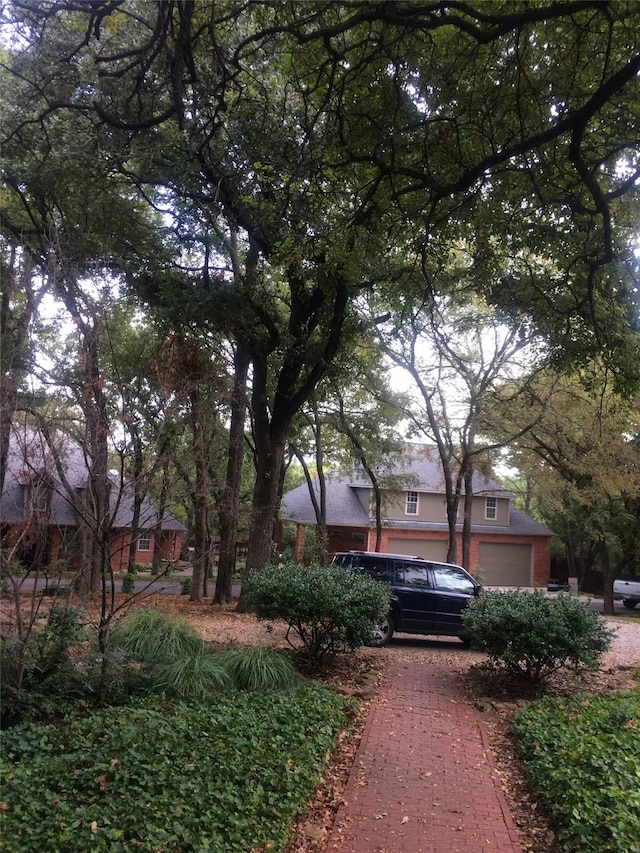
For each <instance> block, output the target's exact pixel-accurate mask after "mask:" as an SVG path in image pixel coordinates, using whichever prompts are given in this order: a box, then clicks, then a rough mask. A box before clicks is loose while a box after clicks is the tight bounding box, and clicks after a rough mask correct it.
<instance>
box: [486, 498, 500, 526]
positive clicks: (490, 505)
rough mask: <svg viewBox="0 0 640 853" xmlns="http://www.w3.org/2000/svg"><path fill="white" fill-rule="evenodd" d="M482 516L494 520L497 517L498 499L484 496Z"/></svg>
mask: <svg viewBox="0 0 640 853" xmlns="http://www.w3.org/2000/svg"><path fill="white" fill-rule="evenodd" d="M484 517H485V518H486V519H487V520H488V521H495V519H496V518H497V517H498V499H497V498H485V504H484Z"/></svg>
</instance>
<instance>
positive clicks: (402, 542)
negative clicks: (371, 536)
mask: <svg viewBox="0 0 640 853" xmlns="http://www.w3.org/2000/svg"><path fill="white" fill-rule="evenodd" d="M389 553H390V554H411V556H413V557H424V558H425V559H427V560H438V562H441V563H442V562H444V561H445V560H446V559H447V543H446V542H443V541H438V540H435V541H429V540H428V539H389Z"/></svg>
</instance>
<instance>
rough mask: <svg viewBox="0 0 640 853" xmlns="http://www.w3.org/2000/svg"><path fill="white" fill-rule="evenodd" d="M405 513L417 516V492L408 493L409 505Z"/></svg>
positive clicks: (407, 504)
mask: <svg viewBox="0 0 640 853" xmlns="http://www.w3.org/2000/svg"><path fill="white" fill-rule="evenodd" d="M405 512H406V514H407V515H417V514H418V493H417V492H407V503H406V507H405Z"/></svg>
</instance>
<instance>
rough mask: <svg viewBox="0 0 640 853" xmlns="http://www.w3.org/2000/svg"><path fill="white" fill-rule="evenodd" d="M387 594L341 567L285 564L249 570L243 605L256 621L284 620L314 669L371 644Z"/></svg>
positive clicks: (384, 611) (386, 590)
mask: <svg viewBox="0 0 640 853" xmlns="http://www.w3.org/2000/svg"><path fill="white" fill-rule="evenodd" d="M389 595H390V590H389V587H387V586H386V585H385V584H381V583H378V582H377V581H374V580H372V579H371V578H370V577H368V576H367V575H364V574H356V573H353V572H349V571H348V570H346V569H344V568H342V567H341V566H329V567H325V566H318V565H312V566H302V565H299V564H296V563H287V564H282V565H279V566H268V567H267V568H265V569H261V570H260V571H255V572H252V573H251V575H250V577H249V581H248V584H247V588H246V597H247V603H248V605H249V607H250V608H252V609H253V610H254V611H255V613H256V615H257V616H258V618H260V619H283V620H284V621H285V622H286V623H287V624H288V626H289V630H288V631H287V640H288V641H289V642H290V644H291V645H292V646H294V647H295V645H294V642H293V641H292V640H291V636H290V634H291V632H292V631H293V633H294V635H297V637H298V639H299V641H300V643H301V645H302V650H303V651H304V653H305V654H306V656H307V657H308V659H309V660H310V661H311V662H312V663H313V664H314V665H316V666H322V665H324V664H325V663H326V661H327V660H331V659H332V658H333V657H334V656H335V655H336V654H337V653H338V652H340V651H344V650H346V649H356V648H358V647H360V646H363V645H366V644H367V643H368V642H370V640H371V638H372V635H373V626H374V625H375V624H376V623H378V622H380V621H382V620H383V619H384V617H385V616H386V615H387V613H388V612H389Z"/></svg>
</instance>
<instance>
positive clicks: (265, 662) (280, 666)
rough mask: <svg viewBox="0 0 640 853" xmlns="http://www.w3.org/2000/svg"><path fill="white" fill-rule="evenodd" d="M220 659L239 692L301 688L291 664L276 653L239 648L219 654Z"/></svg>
mask: <svg viewBox="0 0 640 853" xmlns="http://www.w3.org/2000/svg"><path fill="white" fill-rule="evenodd" d="M220 659H221V662H222V664H223V665H224V667H225V669H226V671H227V672H228V673H229V676H230V677H231V679H232V681H233V684H234V686H235V687H236V688H237V689H238V690H252V691H256V692H264V691H267V690H291V689H293V688H294V687H297V686H298V685H299V684H300V677H299V675H298V673H297V672H296V670H295V668H294V666H293V664H292V663H291V661H289V660H287V658H286V657H285V656H284V655H283V654H282V653H281V652H278V651H277V650H276V649H270V648H267V647H265V646H245V647H238V648H235V649H231V650H230V651H228V652H226V653H222V654H221V655H220Z"/></svg>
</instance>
